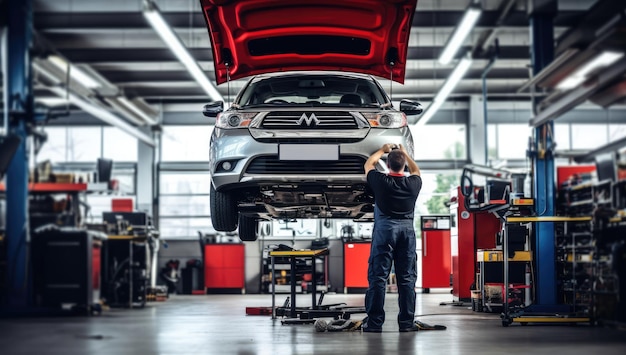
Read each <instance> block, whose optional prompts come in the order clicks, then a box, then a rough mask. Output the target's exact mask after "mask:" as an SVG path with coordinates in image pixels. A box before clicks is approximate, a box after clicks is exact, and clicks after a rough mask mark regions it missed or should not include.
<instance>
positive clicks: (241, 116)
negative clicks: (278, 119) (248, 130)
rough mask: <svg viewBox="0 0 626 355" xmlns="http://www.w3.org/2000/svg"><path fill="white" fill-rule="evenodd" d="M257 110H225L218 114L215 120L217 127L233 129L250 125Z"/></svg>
mask: <svg viewBox="0 0 626 355" xmlns="http://www.w3.org/2000/svg"><path fill="white" fill-rule="evenodd" d="M256 115H257V113H256V112H245V113H242V112H223V113H221V114H220V115H218V116H217V119H216V120H215V127H218V128H225V129H233V128H245V127H248V125H250V122H252V119H253V118H254V116H256Z"/></svg>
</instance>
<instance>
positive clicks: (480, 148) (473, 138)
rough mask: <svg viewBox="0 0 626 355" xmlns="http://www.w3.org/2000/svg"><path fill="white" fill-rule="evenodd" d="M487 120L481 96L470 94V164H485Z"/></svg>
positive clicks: (486, 157)
mask: <svg viewBox="0 0 626 355" xmlns="http://www.w3.org/2000/svg"><path fill="white" fill-rule="evenodd" d="M486 132H487V122H486V121H485V111H484V102H483V98H482V97H480V96H478V95H472V96H470V102H469V134H468V136H469V146H470V151H469V153H470V154H469V156H470V159H471V161H472V164H477V165H486V164H487V160H488V159H489V157H488V156H487V145H488V142H487V135H486Z"/></svg>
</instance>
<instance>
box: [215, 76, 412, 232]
mask: <svg viewBox="0 0 626 355" xmlns="http://www.w3.org/2000/svg"><path fill="white" fill-rule="evenodd" d="M203 113H204V115H206V116H209V117H216V122H215V129H214V131H213V135H212V136H211V148H210V169H211V177H212V182H211V219H212V222H213V227H214V228H215V229H216V230H218V231H233V230H235V229H236V228H237V226H239V235H240V238H241V239H242V240H255V239H256V233H255V231H256V228H257V220H259V219H266V220H269V219H272V218H279V219H293V218H347V219H354V220H371V219H373V202H374V199H373V196H372V194H371V192H370V191H369V190H368V188H367V185H366V179H365V174H364V170H363V164H364V163H365V161H366V160H367V158H368V156H369V155H370V154H371V153H372V152H374V151H376V150H377V149H378V148H380V147H381V146H382V145H383V144H384V143H398V144H403V145H404V146H405V147H406V148H407V150H408V152H409V153H410V154H413V140H412V137H411V133H410V131H409V127H408V126H407V118H406V115H405V113H406V114H410V115H413V114H418V113H421V107H420V105H419V104H418V103H415V102H411V101H408V100H403V101H401V102H400V111H397V110H395V109H393V107H392V104H391V101H390V99H389V97H388V95H387V94H386V93H385V91H384V90H383V89H382V87H381V86H380V84H379V83H378V82H377V81H376V80H375V79H374V78H373V77H371V76H369V75H363V74H352V73H342V72H292V73H280V74H264V75H257V76H255V77H253V78H252V79H250V80H249V81H248V83H247V84H246V85H245V86H244V88H243V89H242V90H241V91H240V93H239V94H238V95H237V97H236V99H235V101H234V102H233V104H232V106H231V107H230V108H229V109H228V110H226V111H223V103H222V102H221V101H220V102H214V103H209V104H207V105H205V107H204V112H203ZM381 168H383V167H381ZM383 169H384V168H383Z"/></svg>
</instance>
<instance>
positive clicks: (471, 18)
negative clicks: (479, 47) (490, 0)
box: [439, 6, 482, 65]
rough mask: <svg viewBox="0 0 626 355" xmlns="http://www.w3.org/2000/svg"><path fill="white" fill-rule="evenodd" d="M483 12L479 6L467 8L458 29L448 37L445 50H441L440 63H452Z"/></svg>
mask: <svg viewBox="0 0 626 355" xmlns="http://www.w3.org/2000/svg"><path fill="white" fill-rule="evenodd" d="M481 12H482V9H481V8H480V7H477V6H470V7H468V8H467V10H465V14H464V15H463V19H461V22H460V23H459V25H458V26H456V29H455V30H454V32H453V33H452V36H450V38H448V43H446V47H445V48H444V49H443V52H441V55H440V56H439V63H440V64H443V65H446V64H448V63H450V61H452V58H454V55H455V54H456V52H457V51H458V50H459V48H460V47H461V45H462V44H463V42H464V41H465V38H467V35H469V33H470V32H471V31H472V28H474V25H475V24H476V21H478V18H479V17H480V14H481Z"/></svg>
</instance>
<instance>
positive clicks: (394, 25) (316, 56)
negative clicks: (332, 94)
mask: <svg viewBox="0 0 626 355" xmlns="http://www.w3.org/2000/svg"><path fill="white" fill-rule="evenodd" d="M200 4H201V6H202V11H203V13H204V18H205V20H206V22H207V26H208V29H209V37H210V38H211V47H212V49H213V61H214V63H215V80H216V82H217V84H221V83H224V82H226V80H227V79H228V75H230V79H231V80H235V79H240V78H244V77H248V76H252V75H256V74H261V73H268V72H281V71H293V70H306V71H308V70H339V71H348V72H358V73H365V74H371V75H375V76H378V77H383V78H391V79H392V80H394V81H397V82H399V83H404V75H405V67H406V57H407V50H408V45H409V34H410V31H411V22H412V20H413V15H414V13H415V7H416V6H417V0H298V1H284V0H200Z"/></svg>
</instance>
